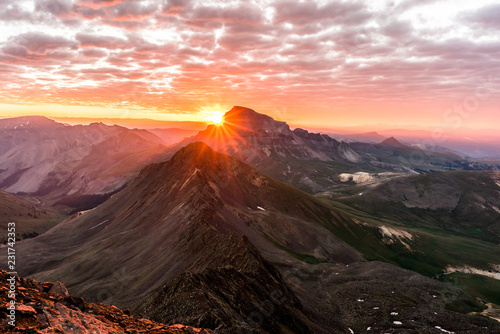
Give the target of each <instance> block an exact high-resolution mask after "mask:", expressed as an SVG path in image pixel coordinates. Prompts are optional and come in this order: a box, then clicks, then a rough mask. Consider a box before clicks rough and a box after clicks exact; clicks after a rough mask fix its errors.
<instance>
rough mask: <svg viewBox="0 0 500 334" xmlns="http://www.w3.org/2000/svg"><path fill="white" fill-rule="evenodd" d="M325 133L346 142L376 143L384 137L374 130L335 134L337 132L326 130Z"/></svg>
mask: <svg viewBox="0 0 500 334" xmlns="http://www.w3.org/2000/svg"><path fill="white" fill-rule="evenodd" d="M325 133H326V134H328V135H329V136H330V137H332V138H335V139H337V140H342V141H345V142H346V143H351V142H363V143H372V144H376V143H380V142H381V141H383V140H384V139H386V137H384V136H382V135H381V134H379V133H378V132H375V131H371V132H364V133H353V134H337V133H330V132H328V131H326V132H325Z"/></svg>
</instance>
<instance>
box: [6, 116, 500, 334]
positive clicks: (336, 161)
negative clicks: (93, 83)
mask: <svg viewBox="0 0 500 334" xmlns="http://www.w3.org/2000/svg"><path fill="white" fill-rule="evenodd" d="M184 135H185V132H183V131H179V129H155V130H154V131H148V130H146V129H128V128H124V127H119V126H107V125H104V124H101V123H94V124H91V125H87V126H82V125H76V126H71V125H65V124H61V123H57V122H55V121H53V120H50V119H47V118H43V117H35V116H33V117H22V118H11V119H3V120H0V188H1V189H2V191H0V200H1V202H0V218H1V223H2V229H3V231H4V232H5V233H4V235H6V232H7V224H8V222H16V232H17V238H18V239H17V242H16V243H15V252H16V263H17V265H16V270H17V273H18V274H19V276H16V275H14V276H15V279H16V280H17V282H18V283H17V286H18V297H17V298H16V301H17V303H18V307H19V311H18V314H17V316H18V326H17V327H16V329H12V328H11V327H10V326H9V325H8V321H9V318H8V300H7V298H6V297H2V305H1V306H0V308H1V310H0V317H1V319H0V327H1V330H2V332H5V333H14V332H16V333H92V332H93V331H97V332H102V333H212V332H213V333H325V334H326V333H495V332H500V323H499V319H500V311H499V310H500V306H499V305H500V282H499V280H500V171H499V169H500V163H498V162H497V161H496V160H495V159H488V160H479V159H472V158H467V157H465V156H462V155H461V154H460V153H457V151H456V150H454V151H453V152H451V150H446V148H443V147H441V148H440V149H439V150H437V151H432V150H429V149H426V148H418V147H415V146H411V145H409V144H406V143H403V142H401V141H399V140H398V139H397V138H394V137H388V138H386V137H383V138H379V137H378V136H380V135H377V136H370V138H378V139H380V142H372V141H370V142H360V141H354V140H353V141H350V142H349V143H347V142H344V141H338V140H337V139H334V138H333V137H331V136H329V135H326V134H320V133H311V132H309V131H307V130H304V129H300V128H296V129H294V130H292V129H290V127H289V126H288V125H287V124H286V123H285V122H280V121H276V120H274V119H273V118H271V117H269V116H267V115H263V114H259V113H257V112H256V111H254V110H252V109H249V108H245V107H234V108H232V109H231V110H230V111H228V112H227V113H226V114H225V115H224V119H223V123H222V124H221V125H215V124H214V125H209V126H208V127H207V129H206V130H203V131H200V132H199V133H198V134H196V135H194V136H192V137H189V138H184ZM365 137H366V136H359V137H357V139H359V140H362V139H363V138H365ZM166 138H167V139H168V140H166ZM173 138H175V140H174V139H173ZM378 139H377V140H378ZM174 141H176V143H175V144H173V145H172V142H174ZM6 241H7V240H4V242H6ZM8 247H9V245H4V246H2V248H1V249H2V251H1V254H0V268H1V269H4V270H7V269H8V268H7V267H6V264H7V248H8ZM7 271H9V270H7ZM8 276H9V275H8V274H7V273H6V272H2V277H5V279H6V278H8ZM66 288H67V290H66ZM4 290H5V289H4ZM111 305H114V306H111ZM119 308H120V309H121V310H120V309H119ZM122 310H123V311H122Z"/></svg>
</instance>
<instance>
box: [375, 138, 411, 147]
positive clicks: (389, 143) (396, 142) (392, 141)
mask: <svg viewBox="0 0 500 334" xmlns="http://www.w3.org/2000/svg"><path fill="white" fill-rule="evenodd" d="M380 146H389V147H407V146H406V145H403V144H401V142H400V141H399V140H397V139H396V138H394V137H389V138H387V139H385V140H384V141H382V142H381V143H380Z"/></svg>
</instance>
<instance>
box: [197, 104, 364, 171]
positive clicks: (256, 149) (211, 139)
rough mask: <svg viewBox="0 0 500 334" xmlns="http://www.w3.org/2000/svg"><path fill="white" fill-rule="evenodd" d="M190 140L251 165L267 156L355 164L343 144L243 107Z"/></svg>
mask: <svg viewBox="0 0 500 334" xmlns="http://www.w3.org/2000/svg"><path fill="white" fill-rule="evenodd" d="M194 140H196V141H203V142H206V143H207V144H208V145H209V146H210V147H213V148H214V149H216V150H219V151H222V152H223V153H226V154H229V155H232V156H235V157H237V158H239V159H240V160H242V161H245V162H247V163H249V164H251V165H253V164H255V163H257V162H259V161H260V160H262V159H263V158H265V157H270V156H277V157H281V158H286V157H288V158H295V159H299V160H313V159H317V160H320V161H335V160H346V161H350V162H357V161H358V160H359V156H358V155H357V154H356V153H355V152H354V151H352V150H351V149H350V148H349V146H348V145H346V144H345V143H340V142H338V141H336V140H335V139H333V138H330V137H328V136H327V135H321V134H313V133H309V132H308V131H306V130H303V129H295V130H294V131H292V130H290V127H289V126H288V125H287V124H286V123H285V122H279V121H275V120H274V119H273V118H271V117H269V116H267V115H263V114H259V113H257V112H255V111H254V110H252V109H249V108H244V107H233V108H232V109H231V110H230V111H228V112H227V113H226V114H225V115H224V125H223V126H217V125H211V126H209V127H208V128H207V129H206V130H205V131H201V132H200V133H199V134H198V135H197V136H196V137H195V138H194Z"/></svg>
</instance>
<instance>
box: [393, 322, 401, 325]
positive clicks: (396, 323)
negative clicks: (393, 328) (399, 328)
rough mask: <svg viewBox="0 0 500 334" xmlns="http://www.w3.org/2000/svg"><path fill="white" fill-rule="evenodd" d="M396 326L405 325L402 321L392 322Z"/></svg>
mask: <svg viewBox="0 0 500 334" xmlns="http://www.w3.org/2000/svg"><path fill="white" fill-rule="evenodd" d="M392 323H393V324H394V325H402V324H403V323H402V322H401V321H393V322H392Z"/></svg>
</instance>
